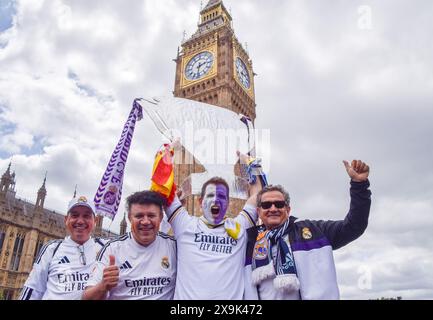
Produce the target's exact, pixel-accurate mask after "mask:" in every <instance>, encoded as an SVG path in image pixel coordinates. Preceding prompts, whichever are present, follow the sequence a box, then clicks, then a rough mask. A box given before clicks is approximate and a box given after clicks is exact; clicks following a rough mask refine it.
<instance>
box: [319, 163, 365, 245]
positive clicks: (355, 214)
mask: <svg viewBox="0 0 433 320" xmlns="http://www.w3.org/2000/svg"><path fill="white" fill-rule="evenodd" d="M343 162H344V166H345V167H346V171H347V174H348V175H349V177H350V178H351V181H350V185H351V186H350V209H349V212H348V213H347V215H346V217H345V218H344V220H339V221H318V222H317V223H318V226H319V228H321V229H322V231H323V232H324V234H325V235H326V237H327V238H328V240H329V241H330V243H331V245H332V248H333V249H338V248H341V247H343V246H345V245H346V244H348V243H349V242H351V241H353V240H355V239H357V238H358V237H359V236H361V235H362V234H363V233H364V231H365V229H366V228H367V225H368V216H369V213H370V205H371V191H370V190H369V189H368V187H369V186H370V182H369V181H368V175H369V172H370V168H369V166H368V165H367V164H366V163H364V162H362V161H361V160H353V161H352V163H351V164H349V163H348V162H347V161H343Z"/></svg>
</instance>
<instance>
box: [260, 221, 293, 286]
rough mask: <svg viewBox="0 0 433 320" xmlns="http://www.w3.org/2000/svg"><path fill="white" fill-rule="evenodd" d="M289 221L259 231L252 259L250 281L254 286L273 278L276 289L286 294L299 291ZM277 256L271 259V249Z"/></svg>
mask: <svg viewBox="0 0 433 320" xmlns="http://www.w3.org/2000/svg"><path fill="white" fill-rule="evenodd" d="M288 229H289V220H287V221H286V222H285V223H284V224H283V225H281V226H280V227H278V228H275V229H272V230H264V227H263V229H262V230H259V234H258V235H257V239H256V244H255V246H254V252H253V259H252V269H253V272H252V280H253V284H254V285H258V284H260V283H261V282H262V281H264V280H266V279H270V278H274V280H273V284H274V287H275V288H276V289H279V290H285V291H288V292H291V291H297V290H299V287H300V284H299V280H298V276H297V273H296V266H295V260H294V259H293V255H292V251H291V249H290V243H289V235H288ZM274 246H276V248H277V254H276V256H275V259H272V248H273V247H274Z"/></svg>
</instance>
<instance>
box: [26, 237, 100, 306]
mask: <svg viewBox="0 0 433 320" xmlns="http://www.w3.org/2000/svg"><path fill="white" fill-rule="evenodd" d="M105 242H106V241H102V240H101V239H99V238H96V239H94V238H90V239H89V240H88V241H87V242H85V243H84V244H83V245H79V244H78V243H76V242H74V241H73V240H72V239H71V238H70V237H66V238H65V239H58V240H53V241H50V242H48V243H47V244H46V245H45V246H43V247H42V249H41V251H40V254H39V256H38V257H37V259H36V260H35V263H34V265H33V269H32V271H31V272H30V275H29V277H28V279H27V281H26V283H25V284H24V288H23V290H22V292H21V296H20V299H21V300H39V299H43V300H78V299H81V296H82V294H83V290H84V288H85V286H86V283H87V281H88V280H89V278H90V272H91V270H92V268H93V267H94V265H95V261H96V256H97V254H98V252H99V251H100V250H101V249H102V247H103V246H104V244H105Z"/></svg>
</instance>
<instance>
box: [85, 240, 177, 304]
mask: <svg viewBox="0 0 433 320" xmlns="http://www.w3.org/2000/svg"><path fill="white" fill-rule="evenodd" d="M110 255H113V256H114V257H115V259H116V260H115V265H116V266H118V267H119V269H120V270H119V283H118V285H117V287H115V288H113V289H112V290H110V292H109V293H108V296H107V300H145V299H150V300H155V299H161V300H170V299H173V294H174V287H175V285H176V241H175V240H174V238H173V237H170V236H168V235H166V234H164V233H161V232H159V233H158V235H157V236H156V239H155V241H154V242H152V243H151V244H150V245H148V246H147V247H145V246H142V245H140V244H139V243H137V242H136V241H135V239H134V237H133V236H132V234H131V233H130V232H129V233H127V234H125V235H124V236H121V237H119V238H118V239H115V240H112V241H110V242H108V243H107V244H106V245H105V247H104V248H103V249H102V250H101V252H100V254H99V255H98V258H97V262H96V265H95V269H94V270H93V272H92V275H91V278H90V280H89V281H88V283H87V285H88V286H95V285H97V284H98V283H99V282H101V281H102V275H103V272H104V268H105V267H106V266H108V264H109V256H110Z"/></svg>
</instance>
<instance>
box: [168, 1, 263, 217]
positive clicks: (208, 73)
mask: <svg viewBox="0 0 433 320" xmlns="http://www.w3.org/2000/svg"><path fill="white" fill-rule="evenodd" d="M181 46H182V49H181V50H180V51H179V53H178V56H177V58H176V59H175V62H176V78H175V84H174V92H173V93H174V96H175V97H181V98H186V99H191V100H196V101H199V102H204V103H208V104H212V105H216V106H219V107H222V108H226V109H229V110H232V111H234V112H236V113H241V114H243V115H246V116H247V117H249V118H250V119H251V120H252V121H253V122H254V119H255V117H256V111H255V108H256V104H255V97H254V72H253V67H252V62H251V60H250V58H249V56H248V53H247V52H246V50H245V49H244V48H243V47H242V45H241V44H240V42H239V41H238V39H237V38H236V36H235V34H234V30H233V28H232V17H231V15H230V13H229V12H228V11H227V9H226V7H225V6H224V4H223V2H222V0H210V1H209V2H208V3H207V5H206V6H205V7H204V8H203V9H202V10H201V12H200V23H199V24H198V29H197V31H196V32H195V33H194V34H193V35H192V36H191V37H190V38H189V39H186V40H185V41H184V42H183V43H182V45H181ZM186 152H187V151H185V150H183V151H182V159H191V158H192V157H191V156H188V155H186ZM181 162H182V161H181ZM203 171H204V168H203V166H201V165H200V164H199V163H197V162H196V161H195V160H194V161H193V163H192V164H191V163H183V162H182V163H180V164H176V166H175V181H176V184H177V185H178V186H181V185H182V182H183V181H184V180H185V178H187V177H188V176H189V175H190V174H191V173H195V172H203ZM196 200H197V196H194V197H189V198H188V199H187V202H186V207H187V210H188V212H190V213H194V214H195V215H200V210H199V208H198V203H197V201H196ZM243 203H244V201H241V200H237V199H233V200H231V205H230V208H229V210H228V212H230V213H238V212H240V210H241V209H242V206H243Z"/></svg>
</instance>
